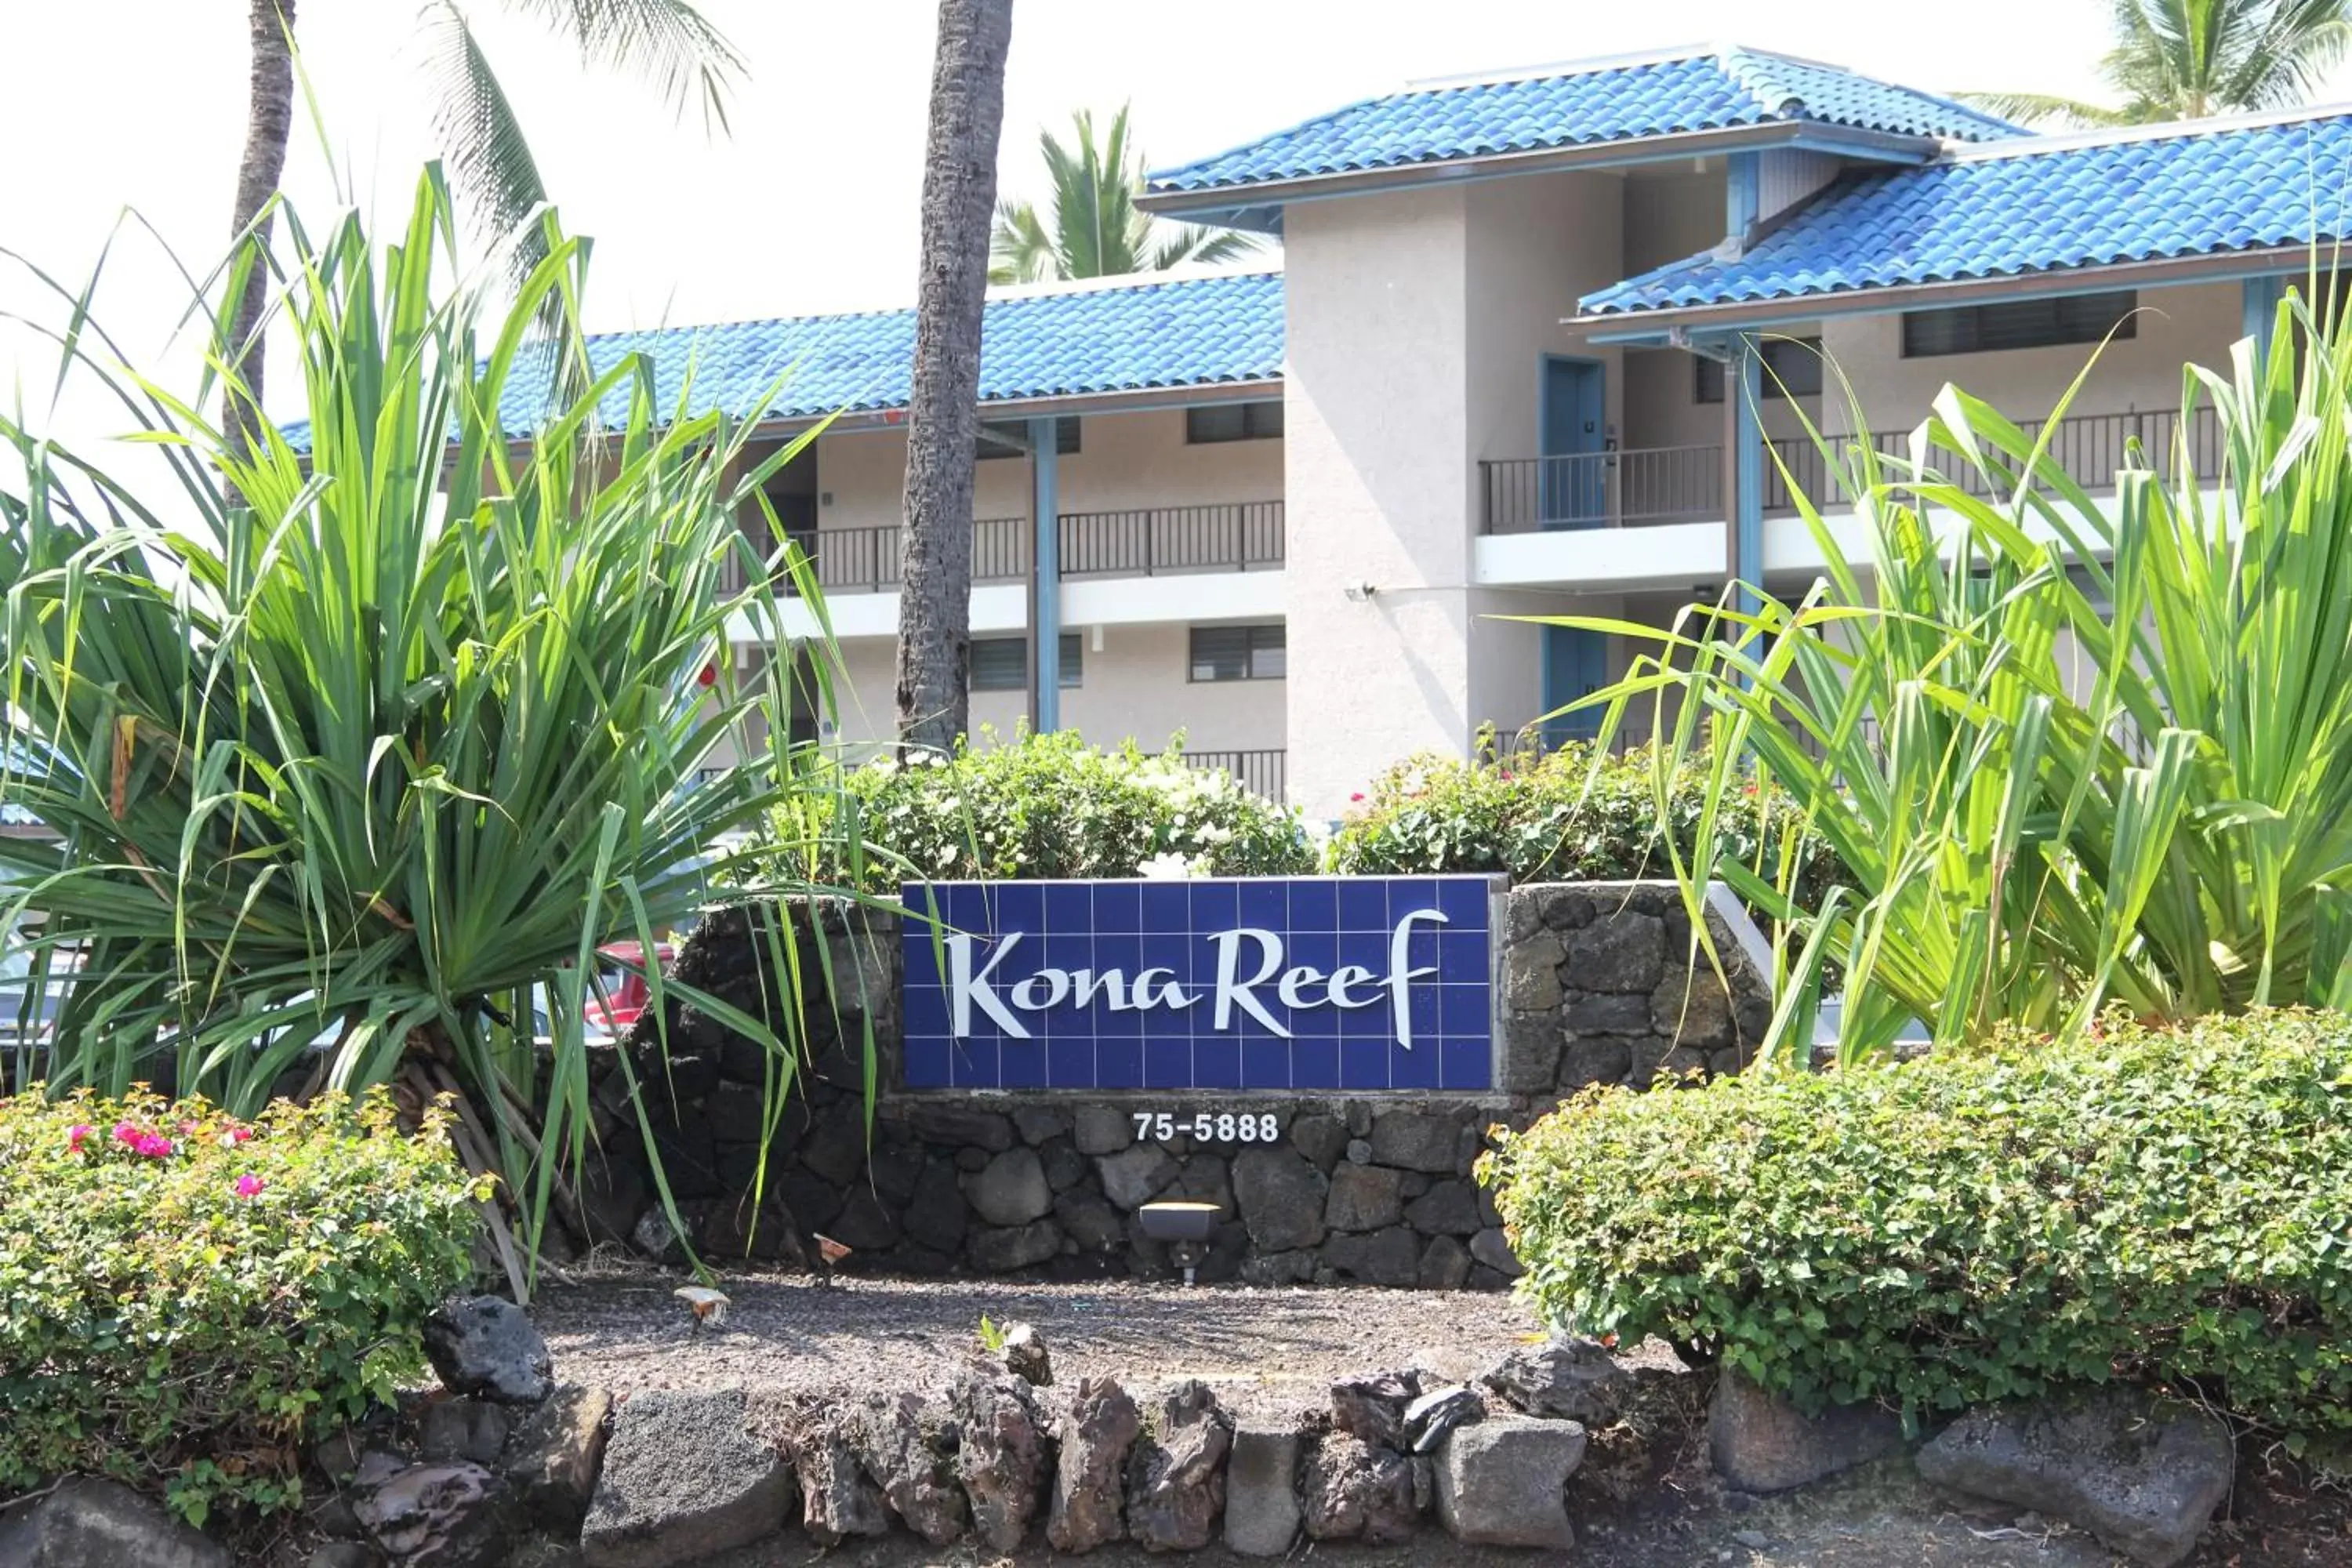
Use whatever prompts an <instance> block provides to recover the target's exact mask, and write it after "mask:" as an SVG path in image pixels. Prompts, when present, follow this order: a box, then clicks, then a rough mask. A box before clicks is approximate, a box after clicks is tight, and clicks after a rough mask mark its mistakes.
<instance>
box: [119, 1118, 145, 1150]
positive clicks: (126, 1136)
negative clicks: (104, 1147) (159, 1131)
mask: <svg viewBox="0 0 2352 1568" xmlns="http://www.w3.org/2000/svg"><path fill="white" fill-rule="evenodd" d="M145 1136H147V1135H146V1134H145V1133H144V1132H142V1131H139V1129H138V1128H136V1127H134V1126H132V1125H131V1123H130V1122H128V1121H118V1122H116V1123H115V1124H114V1141H115V1142H117V1143H120V1144H122V1145H123V1146H124V1147H125V1148H130V1149H136V1148H137V1147H139V1140H141V1139H142V1138H144V1137H145Z"/></svg>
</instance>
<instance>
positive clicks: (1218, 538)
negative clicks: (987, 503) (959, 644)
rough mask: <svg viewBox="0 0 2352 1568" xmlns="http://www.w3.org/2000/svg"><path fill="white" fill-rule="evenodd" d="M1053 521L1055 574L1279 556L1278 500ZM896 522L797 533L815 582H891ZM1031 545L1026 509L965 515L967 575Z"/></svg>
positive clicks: (1191, 568)
mask: <svg viewBox="0 0 2352 1568" xmlns="http://www.w3.org/2000/svg"><path fill="white" fill-rule="evenodd" d="M1059 528H1060V534H1059V547H1060V550H1061V557H1062V559H1061V567H1062V575H1063V576H1065V577H1088V576H1095V577H1104V576H1138V577H1150V576H1157V575H1160V574H1171V573H1180V572H1251V571H1257V570H1262V569H1264V568H1265V567H1269V566H1279V565H1281V564H1282V560H1283V508H1282V502H1280V501H1278V500H1262V501H1239V502H1234V503H1230V504H1226V505H1222V506H1182V507H1159V508H1151V509H1146V510H1133V511H1086V512H1064V513H1062V514H1061V518H1060V521H1059ZM902 534H903V530H902V529H901V527H900V526H899V525H898V524H897V523H884V524H881V525H879V526H877V527H872V528H822V529H818V530H816V531H814V532H813V533H808V534H804V535H803V536H802V540H803V547H804V548H805V549H806V550H807V551H808V552H809V556H810V559H811V562H812V563H813V564H814V568H815V571H816V581H817V585H818V586H819V587H821V588H824V589H825V590H826V591H827V592H830V593H836V594H863V593H880V592H883V591H885V590H887V589H890V588H894V587H896V586H897V585H898V568H899V554H900V552H901V551H902V550H903V549H904V548H905V542H904V539H903V538H902ZM1034 553H1035V552H1034V540H1033V539H1032V537H1031V532H1030V527H1029V520H1028V519H1027V518H1025V517H991V518H982V519H981V520H980V521H977V522H975V523H973V524H972V531H971V580H972V581H973V582H975V583H1017V582H1019V581H1021V580H1022V579H1024V578H1025V577H1027V576H1028V575H1029V564H1030V562H1031V561H1032V560H1033V559H1034ZM730 581H731V579H730ZM732 585H735V586H740V583H734V584H732Z"/></svg>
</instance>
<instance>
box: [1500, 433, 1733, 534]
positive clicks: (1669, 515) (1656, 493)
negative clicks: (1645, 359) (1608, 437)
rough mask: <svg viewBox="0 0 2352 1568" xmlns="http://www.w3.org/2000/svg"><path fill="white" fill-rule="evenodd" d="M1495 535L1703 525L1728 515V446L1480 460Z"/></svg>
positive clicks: (1655, 448)
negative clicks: (1725, 450) (1725, 476)
mask: <svg viewBox="0 0 2352 1568" xmlns="http://www.w3.org/2000/svg"><path fill="white" fill-rule="evenodd" d="M1478 468H1479V483H1480V488H1481V489H1482V490H1483V491H1484V493H1485V496H1486V531H1487V532H1488V533H1532V532H1536V531H1540V530H1545V529H1554V528H1620V527H1624V526H1626V525H1628V524H1635V525H1638V524H1643V523H1656V522H1696V521H1704V520H1706V519H1708V518H1719V517H1721V516H1722V515H1723V448H1722V447H1631V448H1628V449H1627V450H1624V451H1622V452H1580V453H1578V454H1576V455H1574V456H1572V457H1566V458H1507V459H1505V460H1502V461H1499V462H1485V463H1480V464H1479V465H1478Z"/></svg>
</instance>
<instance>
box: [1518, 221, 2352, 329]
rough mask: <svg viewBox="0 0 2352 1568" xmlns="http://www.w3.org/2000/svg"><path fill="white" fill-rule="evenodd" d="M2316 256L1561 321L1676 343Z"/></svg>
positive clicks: (2188, 263)
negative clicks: (1836, 318) (1713, 335)
mask: <svg viewBox="0 0 2352 1568" xmlns="http://www.w3.org/2000/svg"><path fill="white" fill-rule="evenodd" d="M2314 256H2315V250H2314V247H2311V246H2308V245H2294V246H2279V247H2265V248H2263V249H2259V250H2241V251H2231V252H2228V253H2226V254H2221V255H2212V256H2187V257H2161V258H2153V259H2150V260H2146V261H2127V262H2114V263H2105V264H2100V265H2095V266H2084V267H2069V268H2044V269H2041V270H2038V271H2033V272H2020V273H2011V274H2007V275H2004V276H2002V277H1999V278H1956V279H1948V280H1944V281H1938V282H1932V283H1906V284H1898V285H1890V286H1885V287H1879V288H1868V289H1840V290H1836V291H1834V292H1831V293H1824V294H1804V295H1786V296H1779V297H1775V298H1773V299H1769V300H1737V301H1733V302H1731V303H1728V304H1721V305H1686V306H1677V307H1672V308H1667V307H1661V308H1658V309H1654V310H1635V311H1623V310H1612V311H1603V312H1601V313H1599V314H1596V315H1578V316H1570V317H1568V318H1566V319H1565V320H1564V321H1562V322H1561V324H1562V325H1563V326H1569V327H1573V328H1575V329H1576V330H1578V331H1581V332H1583V333H1584V334H1585V335H1586V337H1587V339H1588V340H1589V341H1591V342H1596V343H1640V342H1656V343H1671V342H1679V341H1680V340H1683V339H1686V338H1691V337H1697V336H1700V335H1704V334H1710V333H1716V332H1727V331H1753V330H1757V329H1761V328H1769V327H1780V326H1795V325H1800V324H1802V323H1806V322H1811V321H1822V320H1824V319H1825V318H1828V317H1831V316H1865V315H1878V314H1882V313H1885V312H1888V311H1895V310H1930V309H1935V308H1937V307H1940V306H1948V305H1972V304H1980V303H1984V302H1987V301H1990V300H2024V299H2042V298H2050V297H2053V296H2057V295H2064V294H2096V293H2102V292H2105V291H2106V290H2109V289H2137V288H2141V287H2150V288H2165V287H2168V286H2172V285H2177V284H2188V283H2211V282H2225V281H2229V280H2231V279H2243V278H2268V277H2276V276H2279V275H2282V274H2291V273H2298V272H2308V271H2310V270H2311V268H2312V266H2313V260H2314Z"/></svg>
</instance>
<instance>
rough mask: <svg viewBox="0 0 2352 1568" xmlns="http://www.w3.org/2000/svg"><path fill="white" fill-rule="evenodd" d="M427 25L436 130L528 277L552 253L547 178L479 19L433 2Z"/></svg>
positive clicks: (491, 228)
mask: <svg viewBox="0 0 2352 1568" xmlns="http://www.w3.org/2000/svg"><path fill="white" fill-rule="evenodd" d="M420 20H421V25H422V26H423V28H424V32H425V58H426V73H427V77H428V79H429V82H430V85H431V90H432V93H433V132H434V135H435V137H436V139H437V140H438V141H439V142H440V144H441V150H442V156H443V158H444V159H445V160H446V163H447V164H448V167H449V169H450V171H451V173H452V174H454V176H455V177H456V182H457V189H458V191H459V192H460V194H462V195H464V196H465V198H466V201H467V212H468V213H469V214H470V215H471V218H472V222H473V224H474V226H475V227H476V228H477V229H478V232H480V233H481V234H483V235H485V236H487V237H489V238H490V239H491V240H492V242H493V243H498V244H503V243H509V242H511V243H512V244H513V245H514V246H515V247H516V248H515V252H514V256H513V259H512V270H513V272H514V275H515V277H516V278H517V279H522V278H527V277H529V276H530V274H531V272H532V271H533V270H535V269H536V268H538V266H539V264H540V263H541V261H542V260H544V259H545V258H546V248H545V245H544V242H543V240H542V239H541V237H540V236H539V234H538V225H537V224H536V223H535V222H534V219H535V218H536V216H537V215H538V213H539V209H540V208H541V206H543V205H545V204H546V202H547V182H546V181H545V180H544V179H542V178H541V175H540V172H539V160H538V158H537V157H536V156H534V155H533V154H532V153H531V150H530V139H529V138H528V137H526V136H525V135H524V134H523V129H522V121H520V120H519V119H517V118H516V116H515V111H514V104H513V102H512V100H509V98H508V97H507V91H506V88H505V87H504V86H503V85H502V84H501V83H500V82H499V78H498V72H497V71H496V70H494V69H492V68H491V66H490V61H489V57H488V55H486V54H484V53H483V52H482V46H481V40H480V39H479V38H478V37H477V36H476V35H475V32H474V27H473V24H472V22H471V21H470V20H469V19H468V18H467V15H466V13H465V11H464V10H463V9H462V8H461V7H460V6H459V5H457V3H456V0H433V3H432V4H431V5H427V6H426V7H425V12H424V15H423V16H422V17H421V19H420Z"/></svg>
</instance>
